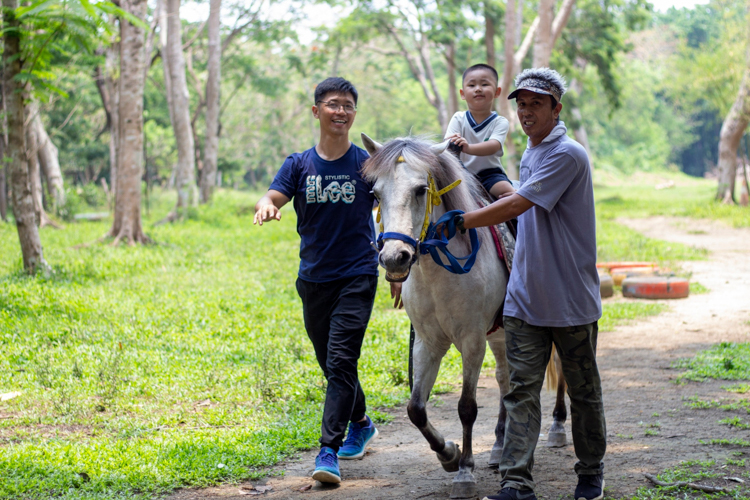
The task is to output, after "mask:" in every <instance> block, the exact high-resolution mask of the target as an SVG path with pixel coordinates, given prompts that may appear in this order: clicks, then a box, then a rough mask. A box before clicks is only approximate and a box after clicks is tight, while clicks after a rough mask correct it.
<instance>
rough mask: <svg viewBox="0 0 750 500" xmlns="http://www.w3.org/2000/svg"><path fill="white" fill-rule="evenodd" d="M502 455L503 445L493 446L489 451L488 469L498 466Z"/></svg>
mask: <svg viewBox="0 0 750 500" xmlns="http://www.w3.org/2000/svg"><path fill="white" fill-rule="evenodd" d="M502 457H503V447H502V446H497V445H496V446H493V447H492V451H491V452H490V469H497V468H498V467H500V459H501V458H502Z"/></svg>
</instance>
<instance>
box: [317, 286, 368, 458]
mask: <svg viewBox="0 0 750 500" xmlns="http://www.w3.org/2000/svg"><path fill="white" fill-rule="evenodd" d="M342 281H345V284H343V286H342V287H341V288H340V290H339V292H338V298H337V301H336V303H335V305H334V307H333V310H332V311H331V320H330V330H329V333H328V358H327V361H326V371H327V373H328V389H327V391H326V402H325V408H324V410H323V432H322V436H321V438H320V443H321V444H322V445H323V446H328V447H330V448H332V449H334V450H336V451H338V449H339V448H340V447H341V444H342V443H343V441H344V436H345V434H346V428H347V426H348V424H349V421H350V420H351V419H352V417H358V418H359V419H360V420H361V419H362V418H364V413H365V408H366V402H365V395H364V391H362V387H361V386H360V384H359V377H358V374H357V363H358V361H359V355H360V351H361V348H362V341H363V340H364V336H365V330H367V323H368V322H369V321H370V314H371V313H372V306H373V303H374V301H375V291H376V289H377V283H378V278H377V276H367V275H364V276H356V277H354V278H350V279H347V280H342ZM360 415H361V416H360Z"/></svg>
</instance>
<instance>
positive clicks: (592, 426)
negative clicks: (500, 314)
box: [500, 316, 607, 489]
mask: <svg viewBox="0 0 750 500" xmlns="http://www.w3.org/2000/svg"><path fill="white" fill-rule="evenodd" d="M503 320H504V324H505V345H506V355H507V357H508V368H509V370H510V391H509V392H508V394H506V395H505V397H504V398H503V402H504V403H505V408H506V410H507V412H508V417H507V419H506V421H505V442H504V446H503V456H502V459H501V460H500V473H501V474H502V487H503V488H505V487H512V488H516V489H534V481H533V479H532V477H531V471H532V469H533V467H534V449H535V448H536V444H537V440H538V439H539V429H540V426H541V421H542V410H541V403H540V401H539V394H540V392H541V390H542V382H543V381H544V372H545V369H546V367H547V362H548V361H549V358H550V354H551V352H552V343H553V342H554V344H555V348H556V349H557V352H558V354H559V355H560V360H561V361H562V366H563V374H564V375H565V381H566V382H567V384H568V396H569V397H570V420H571V426H572V431H573V447H574V448H575V453H576V457H577V458H578V462H577V463H576V464H575V471H576V473H577V474H578V475H586V474H600V473H602V472H603V471H604V464H603V463H602V458H604V452H605V451H606V449H607V437H606V436H607V428H606V424H605V421H604V403H603V401H602V384H601V380H600V378H599V370H598V368H597V365H596V339H597V334H598V325H597V322H594V323H589V324H587V325H580V326H571V327H559V328H558V327H542V326H534V325H530V324H528V323H526V322H525V321H521V320H520V319H518V318H513V317H510V316H505V317H504V318H503Z"/></svg>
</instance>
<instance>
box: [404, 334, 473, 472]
mask: <svg viewBox="0 0 750 500" xmlns="http://www.w3.org/2000/svg"><path fill="white" fill-rule="evenodd" d="M449 347H450V344H448V345H446V346H445V347H443V346H440V347H439V348H437V349H436V348H434V347H433V348H432V349H431V348H430V347H428V346H427V345H425V343H424V342H423V341H422V338H421V337H420V336H419V335H417V338H416V340H415V341H414V386H413V388H412V391H411V399H410V400H409V404H408V405H407V407H406V412H407V413H408V414H409V419H410V420H411V421H412V423H413V424H414V425H416V426H417V429H419V432H421V433H422V435H423V436H424V437H425V439H427V442H428V443H429V444H430V448H431V449H432V451H434V452H435V453H437V457H438V460H440V463H441V464H442V465H443V469H445V470H446V471H448V472H455V471H457V470H458V461H459V459H460V457H461V455H460V452H459V448H458V445H456V444H455V443H453V442H451V441H448V442H447V443H446V441H445V439H444V438H443V436H442V435H441V434H440V433H439V432H438V431H437V430H436V429H435V428H434V427H433V426H432V424H431V423H430V421H429V420H428V419H427V408H426V403H427V399H428V398H429V397H430V392H431V391H432V387H433V385H435V379H437V374H438V370H440V361H441V360H442V359H443V356H445V353H446V352H448V348H449ZM436 351H437V352H436Z"/></svg>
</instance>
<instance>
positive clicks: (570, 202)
mask: <svg viewBox="0 0 750 500" xmlns="http://www.w3.org/2000/svg"><path fill="white" fill-rule="evenodd" d="M566 131H567V129H566V128H565V124H564V123H563V122H559V123H558V125H557V126H556V127H555V128H554V129H553V130H552V132H551V133H550V135H548V136H547V137H546V138H545V139H544V140H543V141H542V143H540V144H539V145H537V146H535V147H532V146H531V143H530V142H529V144H528V146H527V149H526V151H525V152H524V153H523V157H522V158H521V169H520V182H521V188H520V189H519V190H518V194H519V195H521V196H523V197H524V198H526V199H527V200H529V201H531V202H532V203H534V205H535V206H533V207H531V208H530V209H529V210H527V211H526V212H525V213H523V214H522V215H521V216H520V217H519V218H518V222H519V224H518V240H517V242H516V254H515V260H514V262H513V272H512V273H511V275H510V280H509V283H508V293H507V295H506V298H505V311H504V314H505V315H506V316H512V317H514V318H518V319H521V320H523V321H525V322H527V323H529V324H531V325H534V326H550V327H565V326H575V325H585V324H588V323H593V322H594V321H597V320H598V319H599V318H600V317H601V315H602V306H601V298H600V292H599V275H598V273H597V271H596V217H595V214H594V189H593V185H592V182H591V168H590V166H589V159H588V156H587V155H586V150H585V149H584V148H583V146H581V145H580V144H578V143H577V142H575V141H574V140H572V139H570V138H568V136H567V135H565V133H566Z"/></svg>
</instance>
